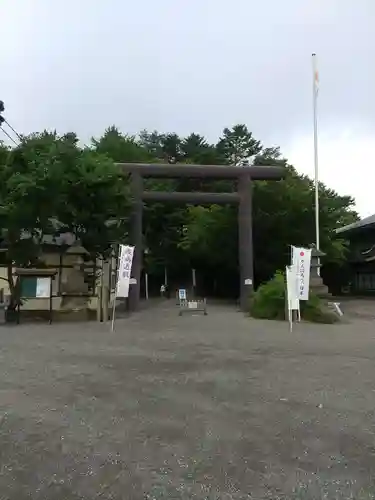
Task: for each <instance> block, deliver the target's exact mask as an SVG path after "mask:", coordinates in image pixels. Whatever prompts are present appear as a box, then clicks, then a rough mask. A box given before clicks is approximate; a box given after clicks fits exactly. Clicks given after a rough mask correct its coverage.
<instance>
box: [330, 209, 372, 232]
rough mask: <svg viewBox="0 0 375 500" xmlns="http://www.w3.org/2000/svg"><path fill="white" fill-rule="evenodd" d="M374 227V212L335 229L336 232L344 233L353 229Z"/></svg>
mask: <svg viewBox="0 0 375 500" xmlns="http://www.w3.org/2000/svg"><path fill="white" fill-rule="evenodd" d="M365 227H366V228H369V227H374V228H375V214H374V215H370V216H369V217H365V218H364V219H362V220H359V221H357V222H353V223H352V224H348V225H347V226H344V227H339V228H338V229H336V233H337V234H341V233H346V232H347V231H354V230H356V229H364V228H365Z"/></svg>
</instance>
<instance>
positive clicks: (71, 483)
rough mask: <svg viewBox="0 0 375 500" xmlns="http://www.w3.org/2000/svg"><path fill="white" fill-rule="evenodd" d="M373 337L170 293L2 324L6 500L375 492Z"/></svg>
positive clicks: (358, 325) (1, 452)
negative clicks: (59, 318) (91, 312)
mask: <svg viewBox="0 0 375 500" xmlns="http://www.w3.org/2000/svg"><path fill="white" fill-rule="evenodd" d="M170 304H172V302H171V303H170ZM374 333H375V332H374V322H371V321H365V320H358V319H356V320H353V321H352V323H351V324H344V325H340V326H313V325H299V326H298V327H297V328H296V329H295V331H294V332H293V333H292V334H291V333H289V332H288V331H287V325H286V323H281V322H280V323H277V322H262V321H255V320H251V319H248V318H244V317H243V316H242V315H241V314H239V313H236V312H235V311H234V310H232V309H230V308H226V307H224V306H215V307H213V308H211V310H209V315H208V316H207V317H204V316H200V315H196V316H183V317H178V316H177V311H176V310H175V308H174V306H173V305H169V304H168V305H167V304H166V303H165V304H164V305H161V306H159V307H158V308H154V309H153V308H150V309H147V310H145V311H143V312H142V314H138V315H133V316H132V317H131V318H129V319H120V320H119V321H118V322H117V324H116V331H115V332H114V333H111V332H110V327H109V325H103V324H97V323H92V324H89V323H85V324H69V325H64V324H56V325H52V326H48V325H44V324H41V325H32V326H30V325H20V326H19V327H12V328H8V327H1V328H0V343H1V344H0V345H1V350H0V356H1V359H0V375H1V376H0V466H1V474H0V499H1V500H5V499H7V500H23V499H38V500H39V499H48V500H49V499H53V500H60V499H61V500H68V499H69V500H71V499H72V500H75V499H90V500H92V499H96V498H100V499H126V500H133V499H135V500H137V499H143V500H145V499H149V500H150V499H171V500H173V499H176V500H177V499H210V500H219V499H220V500H222V499H225V500H244V499H263V498H267V499H273V500H276V499H279V498H283V499H284V498H285V499H320V498H328V499H336V498H340V499H341V498H342V499H344V498H355V499H358V500H362V499H370V498H375V497H374V496H373V494H374V491H375V486H373V483H372V481H373V479H372V478H375V441H374V430H375V420H374V409H375V377H374V370H375V369H374V366H375V365H374V360H375V341H374Z"/></svg>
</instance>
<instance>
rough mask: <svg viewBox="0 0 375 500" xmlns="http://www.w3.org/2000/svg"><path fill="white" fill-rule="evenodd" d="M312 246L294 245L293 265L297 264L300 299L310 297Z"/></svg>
mask: <svg viewBox="0 0 375 500" xmlns="http://www.w3.org/2000/svg"><path fill="white" fill-rule="evenodd" d="M310 263H311V248H300V247H292V265H295V266H296V270H297V282H298V298H299V300H308V299H309V287H310Z"/></svg>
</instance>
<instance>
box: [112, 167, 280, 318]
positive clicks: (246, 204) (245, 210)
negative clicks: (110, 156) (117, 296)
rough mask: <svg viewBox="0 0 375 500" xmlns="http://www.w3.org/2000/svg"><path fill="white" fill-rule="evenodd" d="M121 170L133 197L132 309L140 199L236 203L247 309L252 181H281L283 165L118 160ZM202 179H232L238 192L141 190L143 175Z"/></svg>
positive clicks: (139, 261)
mask: <svg viewBox="0 0 375 500" xmlns="http://www.w3.org/2000/svg"><path fill="white" fill-rule="evenodd" d="M118 165H119V166H120V167H121V169H122V171H123V172H124V173H128V174H130V176H131V192H132V193H131V194H132V197H133V206H132V217H131V227H130V242H131V244H132V245H134V246H135V253H134V257H133V266H132V278H134V280H135V284H133V285H131V287H130V292H129V309H130V310H131V311H135V310H137V309H138V308H139V302H140V278H141V270H142V254H143V248H142V215H143V214H142V213H143V202H150V201H151V202H152V201H158V202H160V201H165V202H175V203H176V202H177V203H191V204H201V203H211V204H213V203H215V204H221V205H223V204H228V203H238V234H239V267H240V280H241V282H240V305H241V309H242V310H243V311H245V310H246V309H247V308H248V303H249V295H250V292H251V291H252V290H253V280H254V269H253V231H252V229H253V228H252V181H254V180H280V179H283V178H284V176H285V170H284V168H283V167H274V166H270V167H267V166H238V167H237V166H221V165H185V164H172V165H171V164H144V163H142V164H141V163H119V164H118ZM161 177H162V178H169V179H175V178H182V177H185V178H186V177H188V178H193V179H194V178H204V179H209V178H210V179H235V180H237V186H238V187H237V192H234V193H199V192H194V191H192V192H186V193H183V192H160V191H144V190H143V179H145V178H161Z"/></svg>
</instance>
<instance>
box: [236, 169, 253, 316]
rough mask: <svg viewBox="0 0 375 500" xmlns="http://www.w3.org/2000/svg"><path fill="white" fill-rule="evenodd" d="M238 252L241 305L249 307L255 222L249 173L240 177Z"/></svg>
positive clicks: (244, 308) (242, 308) (243, 307)
mask: <svg viewBox="0 0 375 500" xmlns="http://www.w3.org/2000/svg"><path fill="white" fill-rule="evenodd" d="M238 194H239V197H240V201H239V206H238V252H239V267H240V307H241V310H242V311H247V310H248V309H249V301H250V295H251V292H252V291H253V286H254V285H253V281H254V269H253V227H252V226H253V222H252V185H251V177H250V174H249V173H243V174H241V175H240V177H239V179H238Z"/></svg>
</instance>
